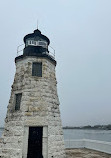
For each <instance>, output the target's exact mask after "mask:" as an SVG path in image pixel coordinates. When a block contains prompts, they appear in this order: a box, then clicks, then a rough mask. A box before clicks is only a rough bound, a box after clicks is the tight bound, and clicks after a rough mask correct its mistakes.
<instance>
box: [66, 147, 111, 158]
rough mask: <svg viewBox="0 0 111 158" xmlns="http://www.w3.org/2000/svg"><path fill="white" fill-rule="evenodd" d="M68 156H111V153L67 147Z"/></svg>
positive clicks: (76, 157)
mask: <svg viewBox="0 0 111 158" xmlns="http://www.w3.org/2000/svg"><path fill="white" fill-rule="evenodd" d="M66 158H111V155H110V154H106V153H102V152H99V151H94V150H90V149H85V148H83V149H66Z"/></svg>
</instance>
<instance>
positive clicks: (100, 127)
mask: <svg viewBox="0 0 111 158" xmlns="http://www.w3.org/2000/svg"><path fill="white" fill-rule="evenodd" d="M63 129H95V130H96V129H97V130H98V129H100V130H111V124H110V125H95V126H90V125H88V126H81V127H72V126H66V127H63Z"/></svg>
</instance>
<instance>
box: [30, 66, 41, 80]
mask: <svg viewBox="0 0 111 158" xmlns="http://www.w3.org/2000/svg"><path fill="white" fill-rule="evenodd" d="M32 76H38V77H42V63H33V65H32Z"/></svg>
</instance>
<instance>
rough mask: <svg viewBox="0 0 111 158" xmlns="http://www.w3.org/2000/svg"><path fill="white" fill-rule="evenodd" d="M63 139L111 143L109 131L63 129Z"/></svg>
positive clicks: (110, 131) (110, 132)
mask: <svg viewBox="0 0 111 158" xmlns="http://www.w3.org/2000/svg"><path fill="white" fill-rule="evenodd" d="M63 132H64V139H65V140H71V139H91V140H100V141H106V142H111V130H86V129H83V130H82V129H64V130H63Z"/></svg>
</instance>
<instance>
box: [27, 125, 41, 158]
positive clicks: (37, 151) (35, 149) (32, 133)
mask: <svg viewBox="0 0 111 158" xmlns="http://www.w3.org/2000/svg"><path fill="white" fill-rule="evenodd" d="M42 133H43V127H29V139H28V154H27V158H43V157H42Z"/></svg>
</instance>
